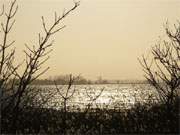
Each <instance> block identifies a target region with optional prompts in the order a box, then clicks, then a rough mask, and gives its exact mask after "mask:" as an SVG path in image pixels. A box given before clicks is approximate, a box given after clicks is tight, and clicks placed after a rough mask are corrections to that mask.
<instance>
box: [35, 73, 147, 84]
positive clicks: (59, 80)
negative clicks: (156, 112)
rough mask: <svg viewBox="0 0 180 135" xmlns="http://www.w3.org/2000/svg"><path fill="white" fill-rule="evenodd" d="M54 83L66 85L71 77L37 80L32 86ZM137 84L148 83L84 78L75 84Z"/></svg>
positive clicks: (60, 76)
mask: <svg viewBox="0 0 180 135" xmlns="http://www.w3.org/2000/svg"><path fill="white" fill-rule="evenodd" d="M54 82H56V84H58V85H65V84H68V82H69V75H59V76H55V77H49V78H46V79H37V80H35V81H34V82H33V83H32V84H33V85H54ZM135 83H147V81H145V80H108V79H103V78H102V77H98V78H97V79H96V80H90V79H87V78H85V77H83V76H79V78H78V79H77V80H76V81H75V82H74V84H76V85H83V84H135Z"/></svg>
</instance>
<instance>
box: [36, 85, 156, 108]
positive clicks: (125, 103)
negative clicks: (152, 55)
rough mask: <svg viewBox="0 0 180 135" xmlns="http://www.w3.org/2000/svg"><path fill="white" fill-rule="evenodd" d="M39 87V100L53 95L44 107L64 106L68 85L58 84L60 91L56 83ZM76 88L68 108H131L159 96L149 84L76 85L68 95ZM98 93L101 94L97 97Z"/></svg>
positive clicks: (154, 100) (68, 102)
mask: <svg viewBox="0 0 180 135" xmlns="http://www.w3.org/2000/svg"><path fill="white" fill-rule="evenodd" d="M38 87H39V88H40V89H41V91H42V92H41V94H40V95H37V97H38V99H39V100H43V99H44V98H45V97H47V96H49V95H51V97H50V98H49V99H48V102H47V103H46V104H45V105H44V106H43V107H45V108H55V109H60V108H62V106H63V98H62V95H63V96H65V95H66V91H67V86H62V85H58V86H57V87H58V89H59V91H60V92H59V91H57V89H56V86H54V85H45V86H38ZM74 90H75V92H74V94H73V96H72V97H71V98H70V99H68V100H67V106H68V109H78V108H79V109H83V108H86V107H87V106H88V105H90V106H91V107H93V108H99V107H100V108H111V109H112V108H131V107H132V106H133V105H135V104H136V103H141V104H144V103H148V102H156V101H157V97H158V94H157V92H156V90H155V89H154V88H153V87H152V86H150V85H149V84H107V85H74V86H72V87H71V89H70V90H69V93H68V96H70V95H71V94H72V92H73V91H74ZM101 92H102V93H101ZM100 93H101V94H100ZM98 95H100V96H99V97H98V98H97V96H98ZM96 98H97V99H96ZM95 99H96V100H95Z"/></svg>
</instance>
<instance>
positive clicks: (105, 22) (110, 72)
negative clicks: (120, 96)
mask: <svg viewBox="0 0 180 135" xmlns="http://www.w3.org/2000/svg"><path fill="white" fill-rule="evenodd" d="M0 1H3V2H4V1H7V0H0ZM17 2H18V5H19V10H18V13H17V15H16V25H15V27H14V29H13V32H12V34H11V36H12V37H13V38H14V39H16V45H17V50H18V53H17V58H18V60H22V59H23V56H22V54H21V55H20V53H19V52H20V51H22V49H23V48H24V43H28V44H33V43H34V44H35V43H36V41H37V39H38V32H40V31H41V30H42V26H41V16H42V15H43V16H44V17H45V18H46V20H47V23H48V24H49V25H50V24H52V22H51V21H53V20H54V18H53V17H54V16H53V15H54V11H57V12H58V13H59V14H62V11H63V9H64V8H65V9H69V8H71V7H72V6H73V0H17ZM178 19H180V0H81V4H80V7H79V8H78V9H77V10H75V11H74V12H73V13H72V14H71V15H69V16H68V17H67V18H66V19H65V21H64V22H63V23H62V24H66V25H67V27H66V28H65V29H64V30H63V31H61V32H60V33H58V34H57V35H56V36H55V43H54V46H53V52H52V53H51V58H50V59H49V61H48V62H47V64H46V65H48V66H49V65H50V70H49V71H48V72H47V73H46V74H45V75H43V77H48V76H55V75H58V74H69V73H73V74H80V73H81V74H82V75H83V76H85V77H87V78H90V79H95V78H96V77H98V76H102V77H103V78H106V79H143V72H142V70H141V67H140V65H139V63H138V60H137V58H138V57H140V56H141V55H142V54H145V53H147V52H148V50H149V49H150V47H151V46H152V45H153V44H155V43H156V42H157V40H158V36H164V35H165V31H164V28H163V24H165V22H166V21H167V20H168V21H169V22H170V23H171V24H173V23H176V21H177V20H178Z"/></svg>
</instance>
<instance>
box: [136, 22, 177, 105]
mask: <svg viewBox="0 0 180 135" xmlns="http://www.w3.org/2000/svg"><path fill="white" fill-rule="evenodd" d="M165 30H166V35H167V37H168V38H169V39H168V40H163V41H162V42H160V43H157V44H156V45H155V46H154V47H153V48H152V51H151V54H152V59H151V60H150V62H149V59H148V58H146V57H145V56H142V59H141V60H139V61H140V64H141V65H142V68H143V71H144V73H145V78H146V79H147V80H148V82H149V83H150V84H151V85H152V86H154V87H155V88H156V90H157V91H158V93H159V97H160V99H161V101H163V102H164V103H167V104H168V105H170V104H172V103H173V101H174V99H175V95H176V94H177V93H178V91H179V87H180V23H178V24H177V25H174V30H171V29H170V28H169V27H168V23H167V24H166V26H165Z"/></svg>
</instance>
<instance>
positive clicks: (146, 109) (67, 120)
mask: <svg viewBox="0 0 180 135" xmlns="http://www.w3.org/2000/svg"><path fill="white" fill-rule="evenodd" d="M179 101H180V99H179V97H178V98H176V100H175V102H174V103H173V106H172V107H171V108H167V105H165V104H159V105H153V106H152V105H150V104H148V105H147V104H146V105H140V104H136V105H135V106H134V108H132V109H129V110H115V109H108V108H105V109H98V108H97V109H89V110H88V111H83V110H80V109H79V110H78V109H77V111H74V112H71V111H69V112H66V113H65V112H64V110H63V109H62V110H54V109H45V108H25V109H22V110H21V111H20V113H21V115H20V117H19V119H18V122H17V125H16V133H23V134H27V133H36V134H37V133H47V134H57V133H64V134H120V133H162V134H163V133H170V134H172V133H173V134H179V133H180V131H179V126H180V125H179V115H180V114H179V105H180V104H179V103H180V102H179ZM11 119H12V118H11V115H9V114H3V119H2V127H1V128H2V129H1V130H2V131H1V132H2V133H13V132H12V129H13V127H14V126H15V125H13V123H12V121H11Z"/></svg>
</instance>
